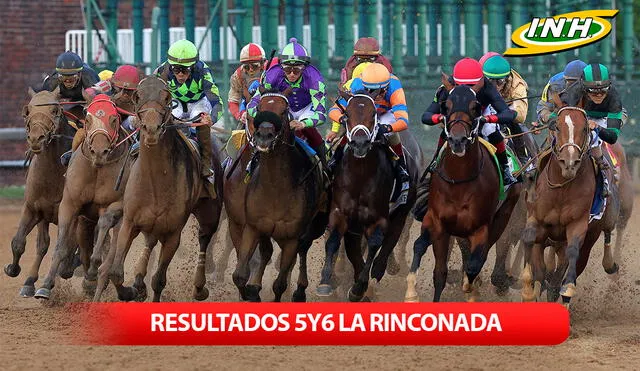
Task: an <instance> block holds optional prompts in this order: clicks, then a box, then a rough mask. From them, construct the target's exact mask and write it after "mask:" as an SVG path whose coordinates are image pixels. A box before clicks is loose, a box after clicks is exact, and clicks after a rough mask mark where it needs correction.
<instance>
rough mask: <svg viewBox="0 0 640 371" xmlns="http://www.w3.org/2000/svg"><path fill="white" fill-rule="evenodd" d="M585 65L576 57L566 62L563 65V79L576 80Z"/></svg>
mask: <svg viewBox="0 0 640 371" xmlns="http://www.w3.org/2000/svg"><path fill="white" fill-rule="evenodd" d="M586 66H587V64H586V63H584V62H583V61H581V60H579V59H576V60H574V61H571V62H569V63H567V65H566V66H565V67H564V78H565V80H577V79H579V78H580V75H582V70H583V69H584V68H585V67H586Z"/></svg>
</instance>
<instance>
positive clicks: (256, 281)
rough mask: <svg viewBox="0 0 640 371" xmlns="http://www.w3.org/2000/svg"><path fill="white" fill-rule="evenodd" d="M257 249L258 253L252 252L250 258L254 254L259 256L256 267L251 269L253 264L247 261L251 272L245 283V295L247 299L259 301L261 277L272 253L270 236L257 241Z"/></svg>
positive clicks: (252, 258)
mask: <svg viewBox="0 0 640 371" xmlns="http://www.w3.org/2000/svg"><path fill="white" fill-rule="evenodd" d="M258 249H259V250H256V251H260V253H259V254H256V253H254V254H253V256H252V257H251V260H254V259H255V258H256V256H258V257H259V258H260V261H259V263H258V265H257V268H256V269H255V271H254V269H253V264H252V263H251V260H250V261H249V265H250V266H251V274H250V276H249V282H248V283H247V297H248V300H249V301H253V302H259V301H260V290H262V277H263V276H264V271H265V269H266V268H267V265H269V261H270V260H271V256H272V255H273V243H272V242H271V238H269V237H265V238H261V239H260V241H259V242H258Z"/></svg>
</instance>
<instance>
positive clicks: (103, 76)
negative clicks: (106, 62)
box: [98, 70, 113, 81]
mask: <svg viewBox="0 0 640 371" xmlns="http://www.w3.org/2000/svg"><path fill="white" fill-rule="evenodd" d="M111 76H113V71H111V70H102V71H100V73H98V77H99V78H100V81H107V80H109V79H110V78H111Z"/></svg>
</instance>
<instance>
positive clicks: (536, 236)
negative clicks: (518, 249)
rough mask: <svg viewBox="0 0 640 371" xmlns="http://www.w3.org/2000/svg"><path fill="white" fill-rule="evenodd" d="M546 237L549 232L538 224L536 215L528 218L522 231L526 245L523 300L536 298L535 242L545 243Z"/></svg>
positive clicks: (523, 241)
mask: <svg viewBox="0 0 640 371" xmlns="http://www.w3.org/2000/svg"><path fill="white" fill-rule="evenodd" d="M546 239H547V232H546V230H545V229H544V228H541V227H540V226H539V225H538V221H537V220H536V219H535V217H533V216H532V217H529V218H527V223H526V225H525V228H524V230H523V231H522V244H523V246H524V269H523V270H522V276H521V280H522V290H521V292H520V295H521V296H522V301H533V300H534V299H535V298H536V296H535V284H534V281H533V268H532V264H533V263H534V262H533V259H534V258H533V249H534V244H536V243H538V244H541V243H544V242H545V241H546ZM536 259H537V258H536Z"/></svg>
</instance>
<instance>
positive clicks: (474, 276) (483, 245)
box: [462, 224, 491, 302]
mask: <svg viewBox="0 0 640 371" xmlns="http://www.w3.org/2000/svg"><path fill="white" fill-rule="evenodd" d="M488 240H489V225H488V224H485V225H484V226H482V227H480V228H479V229H478V230H477V231H476V232H474V233H473V234H472V235H471V236H469V244H470V246H471V254H470V255H469V260H468V261H467V265H466V267H465V278H464V280H465V284H464V285H463V286H462V290H463V291H464V292H465V293H467V294H469V295H468V297H467V301H470V302H474V301H476V300H477V298H478V288H479V287H480V284H481V281H480V277H479V276H480V272H481V271H482V267H483V266H484V263H485V262H486V261H487V255H488V254H489V248H490V247H491V245H489V243H488Z"/></svg>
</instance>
